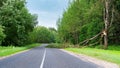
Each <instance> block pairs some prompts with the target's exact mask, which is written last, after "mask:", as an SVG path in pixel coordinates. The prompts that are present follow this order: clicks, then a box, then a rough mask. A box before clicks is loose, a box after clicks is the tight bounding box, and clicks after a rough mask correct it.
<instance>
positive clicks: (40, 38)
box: [28, 26, 56, 43]
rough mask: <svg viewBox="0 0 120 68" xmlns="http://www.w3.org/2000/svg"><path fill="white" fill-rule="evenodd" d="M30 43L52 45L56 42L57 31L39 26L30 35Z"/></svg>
mask: <svg viewBox="0 0 120 68" xmlns="http://www.w3.org/2000/svg"><path fill="white" fill-rule="evenodd" d="M28 40H29V41H31V43H33V42H34V43H51V42H55V41H56V30H55V29H53V28H50V29H48V28H46V27H43V26H37V27H36V28H34V30H33V32H31V33H30V34H29V38H28Z"/></svg>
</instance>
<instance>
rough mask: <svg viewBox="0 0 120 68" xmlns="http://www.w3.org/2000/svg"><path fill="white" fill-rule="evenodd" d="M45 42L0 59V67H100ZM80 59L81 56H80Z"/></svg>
mask: <svg viewBox="0 0 120 68" xmlns="http://www.w3.org/2000/svg"><path fill="white" fill-rule="evenodd" d="M45 46H46V44H43V45H42V46H40V47H36V48H33V49H31V50H29V51H26V52H23V53H20V54H16V55H14V56H11V57H8V58H5V59H2V60H0V68H100V66H98V65H95V64H94V63H91V62H85V61H82V60H80V59H78V58H76V57H74V56H72V55H70V54H67V53H65V52H63V51H61V50H59V49H53V48H45ZM81 59H82V58H81Z"/></svg>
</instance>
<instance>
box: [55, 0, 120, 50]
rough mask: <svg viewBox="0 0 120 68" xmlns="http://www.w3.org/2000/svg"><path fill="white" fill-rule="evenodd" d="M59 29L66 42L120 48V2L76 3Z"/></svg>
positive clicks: (90, 0) (85, 0)
mask: <svg viewBox="0 0 120 68" xmlns="http://www.w3.org/2000/svg"><path fill="white" fill-rule="evenodd" d="M57 26H58V36H59V38H60V42H62V43H70V44H74V45H79V46H96V45H102V48H104V49H107V47H108V46H109V45H112V44H115V45H120V28H119V27H120V0H73V1H72V2H70V4H69V6H68V8H67V9H66V10H65V11H64V13H63V15H62V17H61V18H59V19H58V21H57Z"/></svg>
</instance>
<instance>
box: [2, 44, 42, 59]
mask: <svg viewBox="0 0 120 68" xmlns="http://www.w3.org/2000/svg"><path fill="white" fill-rule="evenodd" d="M37 46H40V44H38V43H35V44H30V45H25V46H22V47H15V46H7V47H4V46H0V57H3V56H8V55H11V54H14V53H17V52H20V51H24V50H27V49H31V48H34V47H37Z"/></svg>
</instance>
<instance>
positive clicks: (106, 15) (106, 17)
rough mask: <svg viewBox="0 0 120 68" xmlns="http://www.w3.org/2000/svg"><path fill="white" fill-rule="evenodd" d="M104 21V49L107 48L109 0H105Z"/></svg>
mask: <svg viewBox="0 0 120 68" xmlns="http://www.w3.org/2000/svg"><path fill="white" fill-rule="evenodd" d="M104 23H105V31H104V49H107V47H108V26H109V0H105V8H104Z"/></svg>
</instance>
